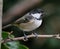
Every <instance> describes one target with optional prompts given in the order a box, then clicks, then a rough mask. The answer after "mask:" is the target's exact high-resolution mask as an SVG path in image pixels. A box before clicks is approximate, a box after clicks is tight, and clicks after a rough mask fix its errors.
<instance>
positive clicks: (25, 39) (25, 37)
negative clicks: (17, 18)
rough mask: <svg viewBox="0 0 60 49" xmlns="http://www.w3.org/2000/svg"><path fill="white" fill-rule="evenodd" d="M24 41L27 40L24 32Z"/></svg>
mask: <svg viewBox="0 0 60 49" xmlns="http://www.w3.org/2000/svg"><path fill="white" fill-rule="evenodd" d="M23 40H24V41H27V40H28V38H27V36H26V34H25V33H24V39H23Z"/></svg>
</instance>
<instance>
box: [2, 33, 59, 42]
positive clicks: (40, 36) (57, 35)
mask: <svg viewBox="0 0 60 49" xmlns="http://www.w3.org/2000/svg"><path fill="white" fill-rule="evenodd" d="M32 37H36V36H35V35H34V34H31V35H28V36H27V38H32ZM38 38H57V39H60V36H59V34H55V35H38ZM12 40H13V41H16V40H24V36H22V37H16V38H13V39H12ZM12 40H11V39H6V40H2V43H4V42H10V41H12Z"/></svg>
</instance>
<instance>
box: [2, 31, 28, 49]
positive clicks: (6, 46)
mask: <svg viewBox="0 0 60 49" xmlns="http://www.w3.org/2000/svg"><path fill="white" fill-rule="evenodd" d="M11 36H13V35H10V39H12V37H11ZM8 37H9V34H8V32H2V38H3V39H4V40H6V39H7V38H8ZM1 49H28V47H26V46H25V45H21V44H20V43H19V41H11V42H6V43H2V44H1Z"/></svg>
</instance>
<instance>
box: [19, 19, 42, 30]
mask: <svg viewBox="0 0 60 49" xmlns="http://www.w3.org/2000/svg"><path fill="white" fill-rule="evenodd" d="M41 24H42V20H34V21H33V22H28V23H21V24H20V29H21V30H23V31H32V30H34V29H36V28H38V27H39V26H40V25H41Z"/></svg>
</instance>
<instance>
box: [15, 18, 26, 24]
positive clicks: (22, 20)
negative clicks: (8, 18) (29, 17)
mask: <svg viewBox="0 0 60 49" xmlns="http://www.w3.org/2000/svg"><path fill="white" fill-rule="evenodd" d="M20 23H25V20H24V19H20V20H19V21H16V22H14V24H20Z"/></svg>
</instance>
